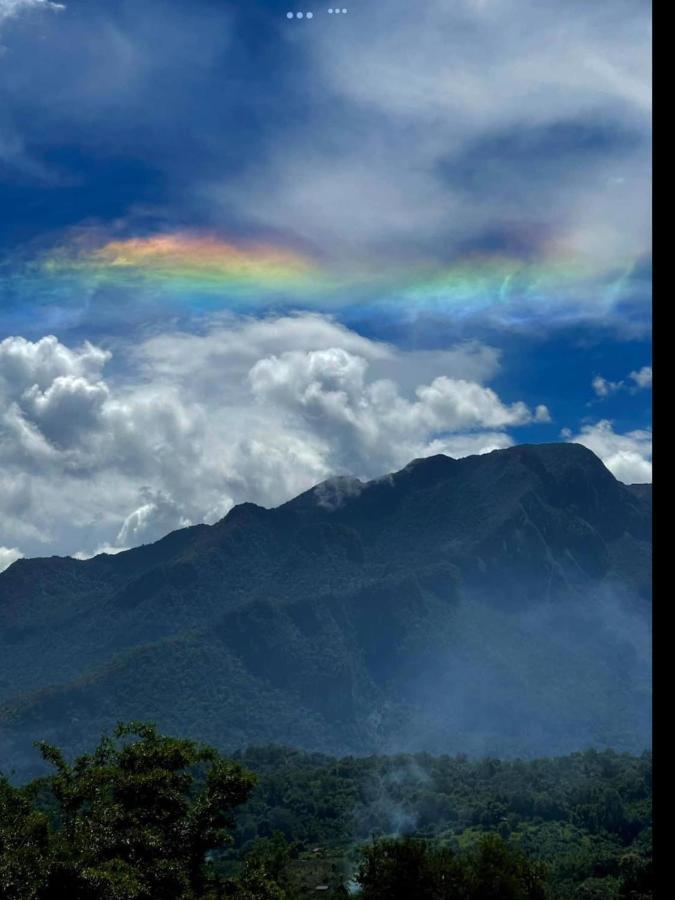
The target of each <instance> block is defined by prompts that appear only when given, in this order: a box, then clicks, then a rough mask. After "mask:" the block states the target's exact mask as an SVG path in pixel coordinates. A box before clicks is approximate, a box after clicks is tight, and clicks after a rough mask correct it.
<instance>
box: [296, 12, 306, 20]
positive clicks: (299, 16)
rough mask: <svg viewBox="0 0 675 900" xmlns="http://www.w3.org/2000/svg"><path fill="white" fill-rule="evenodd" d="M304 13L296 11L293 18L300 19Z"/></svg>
mask: <svg viewBox="0 0 675 900" xmlns="http://www.w3.org/2000/svg"><path fill="white" fill-rule="evenodd" d="M304 15H305V14H304V13H296V14H295V18H296V19H302V18H303V16H304Z"/></svg>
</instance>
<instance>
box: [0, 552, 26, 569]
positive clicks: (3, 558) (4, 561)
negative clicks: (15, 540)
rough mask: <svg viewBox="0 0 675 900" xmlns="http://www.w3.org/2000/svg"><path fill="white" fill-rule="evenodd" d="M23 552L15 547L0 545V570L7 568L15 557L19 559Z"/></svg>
mask: <svg viewBox="0 0 675 900" xmlns="http://www.w3.org/2000/svg"><path fill="white" fill-rule="evenodd" d="M22 557H23V553H22V552H21V551H20V550H17V549H16V547H0V572H4V571H5V569H8V568H9V567H10V566H11V565H12V563H14V562H16V561H17V559H21V558H22Z"/></svg>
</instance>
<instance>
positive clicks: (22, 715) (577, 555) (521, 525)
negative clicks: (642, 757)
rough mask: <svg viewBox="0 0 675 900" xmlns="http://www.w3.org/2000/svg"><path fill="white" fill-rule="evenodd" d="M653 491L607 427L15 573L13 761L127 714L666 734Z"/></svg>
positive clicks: (214, 731)
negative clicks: (595, 445) (658, 662)
mask: <svg viewBox="0 0 675 900" xmlns="http://www.w3.org/2000/svg"><path fill="white" fill-rule="evenodd" d="M650 499H651V494H650V492H649V491H648V490H646V489H645V488H642V487H641V488H640V489H637V490H635V489H633V488H631V487H626V486H625V485H622V484H620V483H619V482H617V481H616V480H615V479H614V477H613V476H612V475H611V474H610V473H609V472H608V471H607V469H606V468H605V467H604V466H603V464H602V463H601V462H600V461H599V460H598V459H597V458H596V457H595V456H594V455H593V454H592V453H591V452H590V451H589V450H586V449H585V448H583V447H581V446H579V445H574V444H550V445H536V446H521V447H515V448H512V449H509V450H500V451H495V452H493V453H490V454H487V455H485V456H474V457H468V458H465V459H461V460H453V459H450V458H448V457H445V456H436V457H432V458H430V459H424V460H416V461H415V462H413V463H411V464H410V465H409V466H407V467H406V468H405V469H403V470H402V471H401V472H398V473H396V474H395V475H391V476H388V477H386V478H383V479H380V480H377V481H374V482H369V483H367V484H363V483H361V482H359V481H356V480H353V479H348V478H341V479H335V480H332V481H330V482H326V483H324V484H322V485H319V486H317V487H316V488H313V489H312V490H311V491H308V492H307V493H305V494H302V495H301V496H299V497H297V498H296V499H294V500H292V501H291V502H289V503H286V504H285V505H283V506H281V507H278V508H277V509H271V510H267V509H263V508H261V507H258V506H255V505H253V504H243V505H241V506H238V507H235V508H234V509H233V510H232V511H231V512H230V513H229V514H228V515H227V516H226V518H225V519H223V520H222V521H220V522H218V523H217V524H216V525H214V526H205V525H202V526H197V527H194V528H187V529H184V530H181V531H177V532H174V533H172V534H170V535H168V536H167V537H166V538H164V539H163V540H161V541H159V542H157V543H156V544H153V545H149V546H145V547H140V548H137V549H135V550H131V551H129V552H126V553H121V554H119V555H117V556H105V555H103V556H99V557H96V558H95V559H91V560H88V561H78V560H73V559H63V558H57V557H52V558H51V559H34V560H19V561H18V562H16V563H14V565H12V566H11V567H10V568H9V569H8V570H7V571H6V572H5V573H3V574H2V575H0V769H3V768H9V767H10V765H11V766H13V767H15V768H17V769H18V770H19V771H22V770H24V769H27V768H28V767H30V766H31V765H32V764H33V760H34V756H33V755H32V752H31V750H30V745H31V741H33V740H35V739H37V738H45V739H49V740H55V741H57V742H59V743H61V744H62V745H64V746H65V747H66V748H68V749H70V750H79V749H80V748H82V747H83V746H85V745H89V744H91V742H92V740H93V739H94V737H95V736H96V735H97V734H98V733H99V732H100V731H101V730H103V729H105V728H109V727H110V726H111V725H112V724H114V722H116V721H117V720H119V719H152V720H154V721H157V722H158V724H159V725H160V726H161V727H162V728H166V729H172V730H174V731H177V732H179V733H182V734H185V735H189V736H193V737H198V738H201V739H204V740H208V741H211V742H214V743H216V744H217V745H219V746H221V747H222V748H224V749H233V748H235V747H238V746H242V745H246V744H250V743H266V742H282V743H288V744H293V745H298V746H301V747H304V748H307V749H313V750H322V751H329V752H335V753H365V752H371V751H380V752H385V751H388V752H391V751H396V750H429V751H434V752H462V751H463V752H468V753H491V754H496V755H502V756H508V755H515V754H518V755H534V754H543V753H556V752H565V751H568V750H574V749H578V748H580V747H583V746H587V745H590V744H595V745H611V746H614V747H616V748H619V749H642V748H644V747H645V746H646V745H647V744H648V743H649V740H650V738H649V734H650V683H649V675H650V662H649V660H650V634H649V626H650V561H649V560H650V547H651V544H650V524H651V513H650Z"/></svg>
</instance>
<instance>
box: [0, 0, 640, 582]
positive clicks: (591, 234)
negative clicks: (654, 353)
mask: <svg viewBox="0 0 675 900" xmlns="http://www.w3.org/2000/svg"><path fill="white" fill-rule="evenodd" d="M345 2H346V3H348V6H346V7H340V8H339V9H340V12H335V11H333V12H331V11H330V10H331V9H332V8H331V7H329V6H327V5H326V6H321V5H319V4H317V3H314V2H312V0H303V3H302V5H299V6H298V5H295V6H290V5H289V4H288V3H287V2H285V0H284V2H276V0H265V2H263V0H240V2H227V0H190V2H189V3H188V2H186V0H182V2H179V0H144V2H143V3H138V2H137V0H107V2H101V0H68V2H64V3H56V2H49V0H0V213H1V214H0V570H2V568H4V567H6V566H7V565H10V564H11V563H12V562H13V561H14V560H15V559H18V558H20V557H21V556H50V555H54V554H58V555H73V556H78V557H79V558H87V557H89V556H92V555H94V554H96V553H99V552H110V553H114V552H118V551H120V550H123V549H125V548H128V547H132V546H136V545H139V544H142V543H148V542H150V541H153V540H156V539H158V538H159V537H161V536H163V535H164V534H166V533H167V532H169V531H171V530H173V529H175V528H179V527H183V526H186V525H190V524H197V523H199V522H209V523H212V522H215V521H217V520H218V519H220V518H221V517H222V516H224V515H225V514H226V513H227V512H228V510H229V509H230V508H231V507H232V506H233V505H234V504H236V503H241V502H244V501H252V502H255V503H259V504H261V505H263V506H272V505H276V504H278V503H282V502H284V501H285V500H287V499H290V498H291V497H292V496H294V495H295V494H297V493H299V492H301V491H303V490H305V489H307V488H309V487H310V486H312V485H313V484H315V483H317V482H319V481H322V480H324V479H327V478H331V477H333V476H336V475H345V474H348V475H353V476H356V477H358V478H362V479H365V478H376V477H379V476H381V475H384V474H386V473H387V472H390V471H393V470H396V469H399V468H401V467H403V466H404V465H406V464H407V463H408V462H409V461H410V460H411V459H413V458H416V457H420V456H427V455H430V454H434V453H447V454H449V455H451V456H455V457H459V456H464V455H467V454H471V453H484V452H489V451H490V450H494V449H497V448H503V447H508V446H511V445H513V444H516V443H526V442H535V443H538V442H548V441H576V442H579V443H582V444H585V445H586V446H587V447H589V448H590V449H591V450H593V451H594V452H595V453H596V454H597V455H598V456H599V457H600V458H601V459H602V460H603V461H604V463H605V465H607V466H608V468H609V469H610V470H611V471H612V472H613V473H614V475H615V476H616V477H617V478H618V479H620V480H621V481H624V482H626V483H636V482H650V481H651V384H652V370H651V332H650V314H651V233H650V224H651V206H650V202H651V19H650V6H649V4H648V3H646V2H644V0H612V2H611V3H600V4H596V3H588V2H587V0H585V2H581V0H557V2H547V0H537V2H531V0H419V2H415V3H412V2H405V0H351V2H349V0H345ZM336 9H337V8H336ZM300 13H302V14H303V15H302V16H300V15H299V14H300ZM309 13H311V16H310V15H309Z"/></svg>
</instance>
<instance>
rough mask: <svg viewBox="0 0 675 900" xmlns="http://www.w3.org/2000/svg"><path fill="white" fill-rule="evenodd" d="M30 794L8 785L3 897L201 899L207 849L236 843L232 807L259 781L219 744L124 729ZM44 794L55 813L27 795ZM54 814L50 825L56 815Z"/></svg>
mask: <svg viewBox="0 0 675 900" xmlns="http://www.w3.org/2000/svg"><path fill="white" fill-rule="evenodd" d="M41 752H42V756H43V758H44V759H45V760H46V761H48V762H49V763H51V765H52V766H53V768H54V770H55V771H54V773H53V774H52V775H49V776H47V777H45V778H42V779H40V780H38V781H36V782H33V784H32V785H30V786H29V788H24V789H23V790H16V789H12V788H11V787H10V786H9V785H8V784H6V783H5V784H3V790H2V794H0V803H1V804H2V807H1V810H0V812H1V817H2V822H3V827H2V831H1V832H0V835H2V837H1V838H0V873H1V878H2V880H1V881H0V888H1V896H2V897H3V898H7V900H32V898H40V900H57V898H63V897H68V898H72V900H90V898H91V900H157V898H181V900H190V898H194V897H201V896H203V895H204V892H205V891H206V889H207V883H208V867H207V866H205V855H206V853H207V851H208V850H210V849H212V848H215V847H220V846H222V845H223V844H225V843H227V842H228V840H229V839H230V829H231V827H232V824H233V823H232V819H231V813H232V810H233V809H234V808H235V807H236V806H238V805H240V804H242V803H244V802H245V801H246V799H247V798H248V796H249V794H250V792H251V790H252V788H253V784H254V778H253V776H252V775H250V774H249V773H248V772H246V771H244V770H243V769H242V768H241V767H240V766H239V765H236V764H233V763H230V762H228V761H227V760H225V759H224V758H222V757H221V756H220V755H219V754H218V753H217V752H216V751H215V750H212V749H211V748H207V747H202V746H199V745H198V744H195V743H194V742H192V741H186V740H178V739H175V738H170V737H164V736H162V735H160V734H158V733H157V731H156V730H155V728H154V727H153V726H151V725H144V724H138V723H134V724H130V725H120V726H119V727H118V728H117V730H116V733H115V739H110V738H107V737H104V738H103V739H102V740H101V742H100V744H99V745H98V747H97V748H96V749H95V750H94V752H93V753H91V754H86V755H84V756H81V757H79V758H78V759H76V760H75V762H74V763H73V764H72V765H69V764H68V763H67V762H66V760H65V759H64V757H63V756H62V754H61V753H60V751H59V750H58V749H57V748H55V747H52V746H50V745H47V744H43V745H42V746H41ZM40 795H42V796H43V797H44V798H45V804H46V805H47V806H48V809H49V813H50V815H49V817H48V816H47V815H46V814H45V813H44V812H40V811H36V810H35V808H34V807H33V806H32V805H31V803H30V802H29V800H28V797H29V796H32V797H33V798H37V797H39V796H40ZM49 819H51V821H49Z"/></svg>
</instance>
